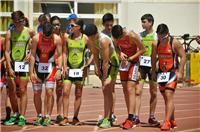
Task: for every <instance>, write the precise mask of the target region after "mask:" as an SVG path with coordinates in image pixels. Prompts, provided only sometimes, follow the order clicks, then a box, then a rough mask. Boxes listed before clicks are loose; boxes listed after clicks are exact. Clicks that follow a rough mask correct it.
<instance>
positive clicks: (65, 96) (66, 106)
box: [63, 82, 72, 117]
mask: <svg viewBox="0 0 200 132" xmlns="http://www.w3.org/2000/svg"><path fill="white" fill-rule="evenodd" d="M71 86H72V83H71V82H64V87H63V116H64V117H68V110H69V96H70V91H71Z"/></svg>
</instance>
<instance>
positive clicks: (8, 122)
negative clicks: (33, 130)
mask: <svg viewBox="0 0 200 132" xmlns="http://www.w3.org/2000/svg"><path fill="white" fill-rule="evenodd" d="M17 118H18V116H17V114H12V115H11V116H10V119H9V120H7V121H5V122H4V125H8V126H9V125H14V124H15V123H16V121H17Z"/></svg>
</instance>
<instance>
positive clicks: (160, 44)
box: [151, 24, 186, 131]
mask: <svg viewBox="0 0 200 132" xmlns="http://www.w3.org/2000/svg"><path fill="white" fill-rule="evenodd" d="M156 33H157V35H158V41H157V42H154V43H153V47H152V48H153V51H152V59H151V60H152V77H153V78H154V79H156V56H157V55H158V66H159V69H158V73H157V82H158V84H159V89H160V92H161V94H162V96H163V98H164V101H165V113H166V115H165V120H164V123H163V125H161V130H163V131H164V130H165V131H166V130H170V128H171V127H172V128H174V127H176V126H177V125H176V121H175V118H174V110H175V107H174V93H175V89H176V85H177V83H178V81H182V80H183V74H184V65H185V63H186V54H185V51H184V49H183V47H182V46H181V43H180V42H179V41H178V40H177V39H175V38H173V37H171V36H170V34H169V29H168V27H167V25H166V24H160V25H158V27H157V31H156ZM177 56H178V57H180V63H179V66H178V68H177V66H176V65H177V64H176V57H177Z"/></svg>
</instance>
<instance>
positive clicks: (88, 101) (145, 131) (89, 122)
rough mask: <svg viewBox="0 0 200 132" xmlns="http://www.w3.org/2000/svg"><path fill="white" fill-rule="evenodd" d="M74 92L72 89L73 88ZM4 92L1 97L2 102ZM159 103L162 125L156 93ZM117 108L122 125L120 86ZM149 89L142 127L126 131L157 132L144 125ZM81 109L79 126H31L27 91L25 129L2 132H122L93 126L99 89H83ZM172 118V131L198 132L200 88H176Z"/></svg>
mask: <svg viewBox="0 0 200 132" xmlns="http://www.w3.org/2000/svg"><path fill="white" fill-rule="evenodd" d="M72 89H73V88H72ZM4 94H5V90H4V91H3V94H2V99H1V100H4V98H5V96H4ZM157 94H158V102H157V107H156V118H157V119H158V120H160V121H161V122H162V120H163V118H164V101H163V98H162V96H161V94H160V93H159V92H158V93H157ZM116 97H117V99H116V106H115V114H116V116H117V119H118V120H117V123H118V124H120V123H122V122H123V121H124V120H125V118H126V117H127V111H126V106H125V101H124V96H123V91H122V88H121V86H120V85H117V88H116ZM149 97H150V96H149V89H143V95H142V106H141V114H140V120H141V122H143V123H144V124H143V125H141V126H140V127H136V128H132V129H130V130H129V131H135V132H159V131H160V129H159V128H156V127H150V126H148V125H147V124H146V125H145V123H146V122H147V119H148V116H149ZM70 99H71V101H70V110H69V112H70V113H69V115H70V117H72V116H73V101H74V90H72V91H71V97H70ZM82 100H83V101H82V106H81V109H80V114H79V119H80V120H81V121H82V122H83V123H84V125H82V126H71V125H69V126H64V127H63V126H58V125H56V124H55V125H51V126H48V127H43V126H37V127H36V126H33V125H32V123H33V122H34V119H35V118H36V111H35V107H34V104H33V92H32V88H31V87H30V88H28V107H27V113H26V120H27V122H28V125H26V126H24V127H18V126H17V125H14V126H5V125H1V131H2V132H9V131H15V132H16V131H20V132H21V131H30V132H31V131H34V132H35V131H36V132H41V131H43V132H46V131H48V132H55V131H57V132H62V131H69V132H103V131H106V132H107V131H108V132H119V131H123V130H122V129H121V128H119V126H115V127H111V128H108V129H100V128H98V127H97V126H96V123H97V120H98V119H99V118H100V117H102V115H103V95H102V91H101V89H100V88H92V87H90V86H87V87H84V90H83V99H82ZM175 108H176V110H175V118H176V120H177V125H178V128H176V129H172V130H171V131H180V132H198V131H200V87H184V88H183V87H182V88H177V90H176V93H175ZM55 117H56V105H55V104H54V109H53V115H52V119H55ZM4 118H5V106H4V105H3V102H1V119H4Z"/></svg>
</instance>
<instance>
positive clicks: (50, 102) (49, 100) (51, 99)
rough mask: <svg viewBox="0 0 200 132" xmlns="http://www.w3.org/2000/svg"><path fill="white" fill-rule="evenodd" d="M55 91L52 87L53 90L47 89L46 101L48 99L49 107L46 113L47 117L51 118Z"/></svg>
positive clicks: (47, 106)
mask: <svg viewBox="0 0 200 132" xmlns="http://www.w3.org/2000/svg"><path fill="white" fill-rule="evenodd" d="M53 91H54V88H53V87H51V88H50V87H46V99H47V105H46V108H47V113H46V115H48V116H50V115H51V113H52V105H53V104H52V103H53Z"/></svg>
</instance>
